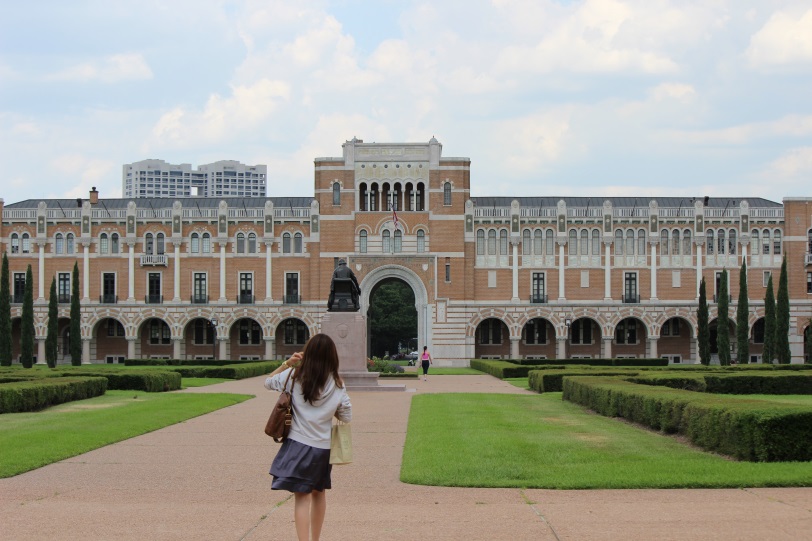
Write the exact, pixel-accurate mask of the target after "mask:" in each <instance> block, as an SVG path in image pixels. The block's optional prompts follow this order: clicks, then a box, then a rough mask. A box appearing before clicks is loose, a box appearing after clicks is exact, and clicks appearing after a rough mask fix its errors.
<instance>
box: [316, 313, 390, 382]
mask: <svg viewBox="0 0 812 541" xmlns="http://www.w3.org/2000/svg"><path fill="white" fill-rule="evenodd" d="M321 332H323V333H324V334H326V335H327V336H329V337H330V338H332V339H333V342H335V344H336V349H337V350H338V360H339V367H338V373H339V374H340V375H341V378H342V379H343V380H344V385H345V386H346V388H347V390H348V391H405V390H406V385H403V384H400V385H379V384H378V373H377V372H369V371H368V370H367V354H366V351H367V318H366V317H365V316H364V315H363V314H361V312H327V313H326V314H325V315H324V317H323V318H322V320H321Z"/></svg>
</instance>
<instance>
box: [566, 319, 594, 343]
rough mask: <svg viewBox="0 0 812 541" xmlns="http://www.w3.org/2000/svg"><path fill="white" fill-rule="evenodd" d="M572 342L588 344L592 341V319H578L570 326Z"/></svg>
mask: <svg viewBox="0 0 812 541" xmlns="http://www.w3.org/2000/svg"><path fill="white" fill-rule="evenodd" d="M570 343H572V344H576V345H587V344H591V343H592V320H591V319H576V320H575V321H573V323H572V327H570Z"/></svg>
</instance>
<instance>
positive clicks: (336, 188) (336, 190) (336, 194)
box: [333, 182, 341, 206]
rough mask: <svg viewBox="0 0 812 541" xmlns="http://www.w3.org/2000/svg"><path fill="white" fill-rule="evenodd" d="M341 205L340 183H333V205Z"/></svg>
mask: <svg viewBox="0 0 812 541" xmlns="http://www.w3.org/2000/svg"><path fill="white" fill-rule="evenodd" d="M340 204H341V185H340V184H339V183H338V182H333V205H336V206H338V205H340Z"/></svg>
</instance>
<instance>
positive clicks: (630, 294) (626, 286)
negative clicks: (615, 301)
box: [623, 272, 640, 303]
mask: <svg viewBox="0 0 812 541" xmlns="http://www.w3.org/2000/svg"><path fill="white" fill-rule="evenodd" d="M623 302H631V303H636V302H640V299H639V297H638V296H637V273H636V272H625V273H623Z"/></svg>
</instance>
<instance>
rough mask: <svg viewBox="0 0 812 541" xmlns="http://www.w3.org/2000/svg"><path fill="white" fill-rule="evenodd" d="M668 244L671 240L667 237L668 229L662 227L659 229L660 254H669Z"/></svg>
mask: <svg viewBox="0 0 812 541" xmlns="http://www.w3.org/2000/svg"><path fill="white" fill-rule="evenodd" d="M670 245H671V242H670V240H669V237H668V229H663V230H662V231H660V250H662V253H661V254H660V255H670V254H671V250H669V249H668V248H669V247H670Z"/></svg>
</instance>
